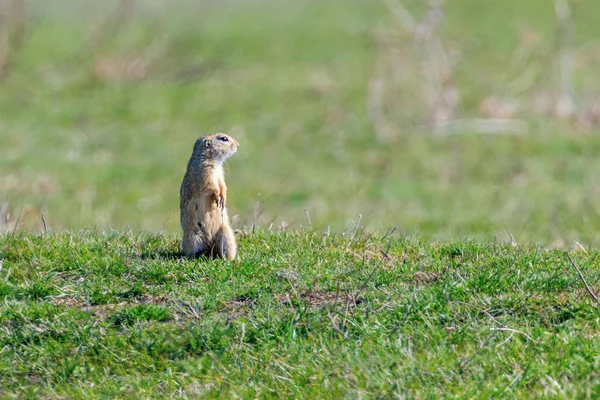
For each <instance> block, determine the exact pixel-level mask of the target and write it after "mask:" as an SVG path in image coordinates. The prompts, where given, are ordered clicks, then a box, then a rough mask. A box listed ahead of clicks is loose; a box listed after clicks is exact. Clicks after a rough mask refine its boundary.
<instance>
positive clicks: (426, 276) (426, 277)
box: [413, 271, 440, 285]
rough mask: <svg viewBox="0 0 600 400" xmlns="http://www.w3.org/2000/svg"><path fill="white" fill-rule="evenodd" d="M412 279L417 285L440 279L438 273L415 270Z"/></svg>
mask: <svg viewBox="0 0 600 400" xmlns="http://www.w3.org/2000/svg"><path fill="white" fill-rule="evenodd" d="M413 279H414V281H415V282H416V283H417V285H425V284H427V283H433V282H436V281H438V280H439V279H440V275H439V274H436V273H434V272H425V271H417V272H415V276H414V278H413Z"/></svg>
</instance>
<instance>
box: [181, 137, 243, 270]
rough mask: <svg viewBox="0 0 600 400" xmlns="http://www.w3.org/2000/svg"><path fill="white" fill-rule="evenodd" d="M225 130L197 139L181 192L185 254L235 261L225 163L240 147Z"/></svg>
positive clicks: (235, 250)
mask: <svg viewBox="0 0 600 400" xmlns="http://www.w3.org/2000/svg"><path fill="white" fill-rule="evenodd" d="M238 146H239V144H238V142H237V141H236V140H235V139H234V138H232V137H231V136H229V135H226V134H224V133H215V134H211V135H206V136H203V137H201V138H200V139H198V140H196V144H195V145H194V151H193V152H192V156H191V157H190V161H189V162H188V165H187V170H186V171H185V175H184V177H183V182H182V183H181V190H180V192H179V195H180V201H179V208H180V211H181V214H180V217H181V228H182V229H183V253H184V254H185V255H186V256H193V255H205V256H209V257H222V258H226V259H228V260H234V259H235V256H236V253H237V246H236V244H235V236H234V234H233V230H232V229H231V225H230V224H229V217H228V216H227V208H226V207H225V204H226V201H227V186H226V185H225V178H224V174H223V162H224V161H225V160H226V159H227V158H228V157H230V156H232V155H233V154H234V153H235V152H236V151H237V148H238Z"/></svg>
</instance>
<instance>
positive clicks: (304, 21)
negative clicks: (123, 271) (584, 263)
mask: <svg viewBox="0 0 600 400" xmlns="http://www.w3.org/2000/svg"><path fill="white" fill-rule="evenodd" d="M2 7H3V9H2V12H3V14H4V16H5V18H4V19H3V20H4V21H5V22H4V23H3V24H2V26H1V33H0V34H1V35H2V37H1V38H2V41H1V46H2V47H1V49H0V50H1V52H0V54H1V55H2V57H0V67H1V68H0V69H1V71H2V74H1V77H2V80H1V82H0V206H1V207H2V210H0V211H2V215H0V217H2V222H1V225H0V228H2V229H3V230H4V231H12V229H14V228H15V224H16V223H17V222H18V226H17V229H18V230H23V231H38V232H39V231H41V230H42V229H43V222H42V218H41V216H42V214H43V215H44V220H45V222H46V224H47V225H48V228H50V229H79V228H91V229H111V228H114V229H124V228H132V229H134V230H150V231H162V230H165V231H167V232H177V231H178V229H179V223H178V212H179V208H178V207H179V204H178V191H179V184H180V182H181V179H182V176H183V173H184V170H185V166H186V163H187V159H188V157H189V155H190V153H191V150H192V146H193V142H194V140H195V139H196V138H197V137H199V136H200V135H202V134H204V133H208V132H216V131H221V132H228V133H230V134H231V135H233V136H234V137H236V138H237V139H238V140H239V142H240V145H241V147H240V150H239V152H238V153H237V154H236V155H235V156H234V157H232V158H231V159H230V161H229V163H228V166H227V182H228V186H229V189H230V197H229V208H230V210H231V214H232V215H235V217H234V223H235V225H236V227H238V228H243V227H248V226H251V225H252V224H253V223H257V224H259V225H260V226H262V227H265V228H267V227H269V226H272V227H280V226H282V225H284V226H290V228H292V229H293V228H297V227H300V226H304V227H306V226H307V225H308V222H307V218H306V214H305V211H304V210H307V212H308V213H309V215H310V219H311V222H312V226H313V227H315V228H317V229H327V228H328V227H329V228H331V229H332V230H333V231H336V232H342V231H344V230H350V231H352V230H353V229H354V227H355V225H356V223H357V221H358V219H359V215H362V219H361V221H360V224H361V226H363V227H366V228H368V229H370V230H381V231H385V230H387V229H390V228H392V227H395V228H397V230H398V232H400V233H407V234H413V235H420V236H423V237H425V238H431V239H449V238H466V237H469V238H471V237H472V238H480V239H485V240H488V239H489V240H502V241H506V240H513V239H514V240H516V241H517V242H519V243H540V244H544V245H554V246H571V245H572V244H573V241H574V240H577V241H579V242H582V243H583V244H584V245H597V244H600V235H598V231H599V230H600V214H599V212H600V199H599V198H598V194H599V193H600V179H599V172H600V157H598V155H599V153H600V151H599V150H600V137H599V135H598V133H599V132H600V129H599V127H598V123H599V122H600V78H599V77H600V63H599V61H600V42H599V41H598V37H599V34H600V24H598V23H597V21H598V15H600V3H598V2H596V1H593V0H587V1H585V0H580V1H574V0H573V1H571V2H568V1H564V0H563V1H559V0H557V1H555V2H552V1H548V0H528V1H527V2H523V1H517V0H506V1H502V2H490V1H484V0H449V1H446V2H445V3H444V4H441V3H440V4H436V3H427V2H426V1H421V0H419V1H417V0H410V1H408V0H405V1H404V2H402V4H401V5H400V3H398V2H395V1H391V0H390V1H388V2H386V1H377V0H293V1H292V0H244V1H242V0H230V1H214V0H213V1H191V0H185V1H184V0H178V1H171V2H167V1H158V0H155V1H150V0H147V1H142V0H139V1H131V0H130V1H106V2H99V1H75V0H72V1H67V0H53V1H52V2H48V1H42V0H36V1H33V0H32V1H13V0H7V1H4V2H3V3H2ZM565 7H566V8H565ZM565 9H566V10H567V11H569V10H570V15H569V13H568V12H567V11H564V10H565ZM561 10H563V11H561ZM561 15H562V16H563V19H562V20H561V19H559V18H558V17H559V16H561ZM411 16H412V17H411ZM411 18H413V19H414V20H411ZM560 21H562V22H560ZM413 23H414V24H415V25H414V26H413V25H411V24H413ZM411 29H414V30H413V31H411ZM561 60H562V61H561ZM561 62H562V64H561ZM561 82H562V84H561ZM561 93H567V94H570V95H571V99H572V107H571V109H570V110H567V112H564V110H563V111H561V110H560V99H561ZM490 126H491V128H490ZM19 215H20V217H19Z"/></svg>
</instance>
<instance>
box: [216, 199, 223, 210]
mask: <svg viewBox="0 0 600 400" xmlns="http://www.w3.org/2000/svg"><path fill="white" fill-rule="evenodd" d="M217 207H218V208H220V209H221V210H222V209H224V208H225V199H224V198H223V197H221V196H217Z"/></svg>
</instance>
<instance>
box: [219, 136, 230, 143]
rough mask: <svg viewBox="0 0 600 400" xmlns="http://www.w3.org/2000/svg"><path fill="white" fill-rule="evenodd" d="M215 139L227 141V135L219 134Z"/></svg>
mask: <svg viewBox="0 0 600 400" xmlns="http://www.w3.org/2000/svg"><path fill="white" fill-rule="evenodd" d="M217 140H220V141H221V142H229V139H227V136H219V137H218V138H217Z"/></svg>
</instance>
